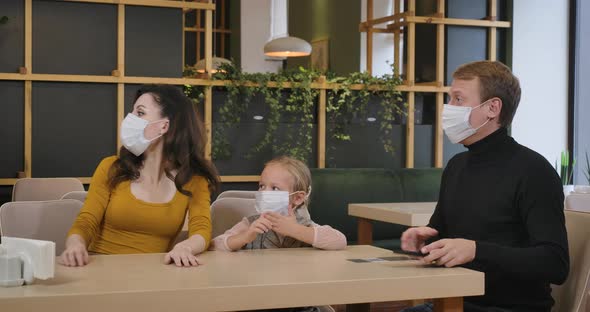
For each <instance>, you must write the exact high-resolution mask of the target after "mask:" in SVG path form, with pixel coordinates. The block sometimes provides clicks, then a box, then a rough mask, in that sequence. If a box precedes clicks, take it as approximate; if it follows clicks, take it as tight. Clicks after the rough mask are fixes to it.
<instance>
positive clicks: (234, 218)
mask: <svg viewBox="0 0 590 312" xmlns="http://www.w3.org/2000/svg"><path fill="white" fill-rule="evenodd" d="M254 204H255V200H254V199H252V198H233V197H226V198H221V199H218V200H216V201H214V202H213V204H211V222H212V225H213V232H212V235H213V237H216V236H218V235H221V234H223V233H224V232H225V231H227V230H229V229H231V228H232V226H234V225H235V224H236V223H238V222H240V221H241V220H242V219H243V218H244V217H248V216H251V215H254V214H256V208H255V207H254Z"/></svg>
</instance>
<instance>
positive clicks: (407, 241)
mask: <svg viewBox="0 0 590 312" xmlns="http://www.w3.org/2000/svg"><path fill="white" fill-rule="evenodd" d="M436 235H438V231H437V230H435V229H433V228H431V227H427V226H420V227H413V228H409V229H407V230H406V231H405V232H404V233H403V234H402V238H401V241H402V249H403V250H407V251H419V250H421V249H422V247H424V245H426V240H427V239H429V238H431V237H435V236H436Z"/></svg>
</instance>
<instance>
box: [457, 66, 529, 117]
mask: <svg viewBox="0 0 590 312" xmlns="http://www.w3.org/2000/svg"><path fill="white" fill-rule="evenodd" d="M475 78H478V79H479V93H480V99H479V100H480V102H483V101H487V100H489V99H491V98H494V97H497V98H499V99H500V100H502V110H501V111H500V118H499V120H498V122H499V124H500V125H501V126H503V127H508V126H509V125H510V124H511V123H512V119H513V118H514V114H515V113H516V109H517V108H518V103H519V102H520V82H519V81H518V78H516V76H514V75H513V74H512V71H511V70H510V68H508V66H506V65H504V64H502V63H500V62H496V61H478V62H472V63H467V64H463V65H461V66H459V68H457V70H455V72H454V73H453V79H459V80H472V79H475Z"/></svg>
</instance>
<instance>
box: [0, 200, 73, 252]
mask: <svg viewBox="0 0 590 312" xmlns="http://www.w3.org/2000/svg"><path fill="white" fill-rule="evenodd" d="M82 205H83V204H82V202H81V201H79V200H75V199H59V200H48V201H19V202H8V203H5V204H3V205H2V206H0V230H1V231H2V235H6V236H11V237H21V238H31V239H40V240H47V241H52V242H55V253H56V255H59V254H61V253H62V251H63V249H64V247H65V246H64V245H65V240H66V235H67V232H68V230H69V229H70V227H71V226H72V224H73V223H74V220H75V219H76V217H77V216H78V213H79V212H80V208H82Z"/></svg>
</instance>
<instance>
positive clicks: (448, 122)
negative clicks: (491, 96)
mask: <svg viewBox="0 0 590 312" xmlns="http://www.w3.org/2000/svg"><path fill="white" fill-rule="evenodd" d="M487 102H488V101H485V102H483V103H481V104H480V105H478V106H475V107H469V106H456V105H451V104H445V105H444V106H443V112H442V127H443V130H444V131H445V134H446V135H447V137H448V138H449V140H450V141H451V142H453V143H459V142H461V141H463V140H465V139H466V138H468V137H470V136H472V135H473V134H475V132H477V130H478V129H479V128H481V127H483V126H484V125H485V124H487V123H488V121H490V119H489V118H488V120H486V122H484V123H483V124H482V125H480V126H479V127H477V128H473V127H472V126H471V124H470V123H469V117H470V116H471V111H472V110H474V109H476V108H479V107H481V106H483V105H484V104H486V103H487Z"/></svg>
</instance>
